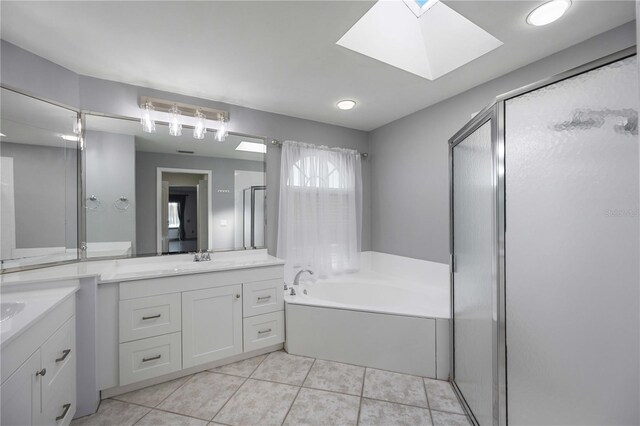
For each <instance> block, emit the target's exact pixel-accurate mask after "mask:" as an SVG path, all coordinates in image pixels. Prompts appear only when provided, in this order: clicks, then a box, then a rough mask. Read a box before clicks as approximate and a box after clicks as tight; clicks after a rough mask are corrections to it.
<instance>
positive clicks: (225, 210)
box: [85, 114, 266, 257]
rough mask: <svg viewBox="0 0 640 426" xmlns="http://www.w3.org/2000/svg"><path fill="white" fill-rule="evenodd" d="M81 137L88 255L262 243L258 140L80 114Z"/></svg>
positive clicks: (262, 194)
mask: <svg viewBox="0 0 640 426" xmlns="http://www.w3.org/2000/svg"><path fill="white" fill-rule="evenodd" d="M184 127H185V128H186V127H187V126H184ZM85 142H86V150H85V152H86V154H85V155H86V157H85V162H86V167H85V169H86V173H85V174H86V191H85V192H86V194H87V198H86V200H85V207H86V208H85V213H86V224H87V234H86V238H87V256H88V257H101V256H145V255H155V254H173V253H189V252H194V251H197V250H212V251H215V250H237V249H250V248H261V247H264V245H265V212H264V209H265V205H266V203H265V197H266V191H265V163H264V160H265V158H264V157H265V154H264V153H265V152H266V145H265V141H264V139H261V138H256V137H249V136H243V135H237V134H232V133H230V134H229V135H228V136H227V138H226V139H225V141H223V142H218V141H216V140H215V132H214V131H210V132H208V133H206V135H205V138H204V139H202V140H198V139H194V138H193V136H192V132H190V131H183V132H182V135H180V136H171V135H170V134H169V129H168V126H166V125H164V124H162V123H159V122H156V132H155V133H145V132H143V130H142V126H141V124H140V121H139V120H137V119H136V120H134V119H128V118H114V117H104V116H97V115H89V114H87V115H86V119H85ZM256 151H257V152H256Z"/></svg>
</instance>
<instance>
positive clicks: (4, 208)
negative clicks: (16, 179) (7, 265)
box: [0, 157, 16, 260]
mask: <svg viewBox="0 0 640 426" xmlns="http://www.w3.org/2000/svg"><path fill="white" fill-rule="evenodd" d="M13 187H14V183H13V157H0V235H2V239H1V240H0V260H4V259H13V258H14V255H13V250H14V249H15V248H16V210H15V196H14V188H13Z"/></svg>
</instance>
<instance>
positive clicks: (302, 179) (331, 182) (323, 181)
mask: <svg viewBox="0 0 640 426" xmlns="http://www.w3.org/2000/svg"><path fill="white" fill-rule="evenodd" d="M287 185H288V186H302V187H307V188H330V189H338V188H340V187H341V185H340V172H339V171H338V169H337V168H336V166H335V165H334V164H333V163H332V162H331V161H319V159H318V158H314V157H311V156H308V157H305V158H303V159H301V160H298V161H296V163H295V164H294V165H293V167H292V168H291V174H290V175H289V179H288V180H287Z"/></svg>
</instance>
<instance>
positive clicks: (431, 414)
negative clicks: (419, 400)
mask: <svg viewBox="0 0 640 426" xmlns="http://www.w3.org/2000/svg"><path fill="white" fill-rule="evenodd" d="M422 387H423V388H424V395H425V396H426V397H427V407H428V408H429V418H430V419H431V425H433V424H434V423H433V412H432V411H431V402H429V392H428V391H427V382H426V381H425V380H424V379H422Z"/></svg>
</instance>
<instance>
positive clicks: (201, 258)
mask: <svg viewBox="0 0 640 426" xmlns="http://www.w3.org/2000/svg"><path fill="white" fill-rule="evenodd" d="M208 260H211V255H210V254H209V252H208V251H205V252H203V251H202V250H198V251H197V252H196V253H194V254H193V261H194V262H205V261H208Z"/></svg>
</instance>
